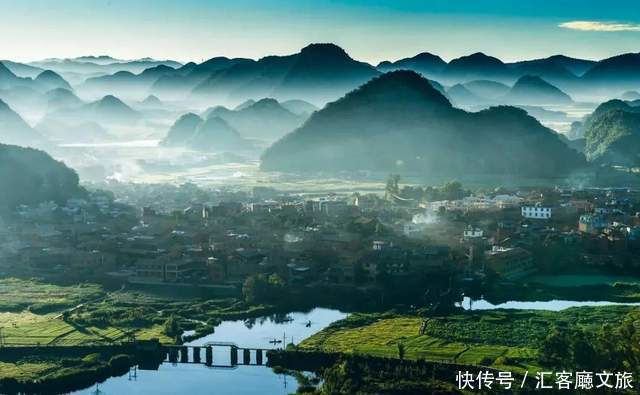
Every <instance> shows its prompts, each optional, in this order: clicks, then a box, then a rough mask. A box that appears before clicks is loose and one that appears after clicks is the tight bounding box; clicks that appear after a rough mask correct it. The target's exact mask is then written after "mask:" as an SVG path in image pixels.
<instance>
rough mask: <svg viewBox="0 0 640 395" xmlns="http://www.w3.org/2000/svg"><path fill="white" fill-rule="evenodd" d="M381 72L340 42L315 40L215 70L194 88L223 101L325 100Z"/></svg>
mask: <svg viewBox="0 0 640 395" xmlns="http://www.w3.org/2000/svg"><path fill="white" fill-rule="evenodd" d="M378 74H379V72H378V71H377V70H376V69H375V68H373V67H372V66H371V65H369V64H366V63H362V62H358V61H355V60H354V59H352V58H351V57H349V55H347V53H346V52H345V51H344V50H343V49H342V48H340V47H338V46H336V45H333V44H311V45H309V46H307V47H305V48H303V49H302V50H301V51H300V52H299V53H297V54H293V55H287V56H267V57H264V58H262V59H260V60H258V61H257V62H249V63H240V64H237V65H234V66H232V67H229V68H227V69H224V70H221V71H219V72H217V73H214V74H213V75H212V76H211V77H210V78H208V79H207V80H206V81H204V82H202V83H201V84H199V85H198V86H196V87H195V88H194V89H193V95H194V96H195V97H197V98H202V99H217V100H222V101H224V100H234V101H244V100H247V99H255V98H258V97H273V98H276V99H278V100H289V99H303V100H306V101H310V102H312V103H324V102H326V101H328V100H331V99H335V98H336V97H339V96H340V95H343V94H344V93H345V92H348V91H349V90H351V89H353V88H355V87H357V86H358V85H360V84H362V83H364V82H366V81H367V80H369V79H370V78H372V77H374V76H376V75H378Z"/></svg>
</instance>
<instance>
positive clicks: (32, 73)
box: [0, 60, 44, 78]
mask: <svg viewBox="0 0 640 395" xmlns="http://www.w3.org/2000/svg"><path fill="white" fill-rule="evenodd" d="M0 63H2V64H3V65H4V66H5V67H6V68H8V69H9V70H10V71H11V72H12V73H13V74H15V75H17V76H19V77H27V78H36V77H37V76H38V74H40V73H42V72H43V71H44V70H43V69H41V68H40V67H34V66H30V65H28V64H24V63H18V62H12V61H10V60H0Z"/></svg>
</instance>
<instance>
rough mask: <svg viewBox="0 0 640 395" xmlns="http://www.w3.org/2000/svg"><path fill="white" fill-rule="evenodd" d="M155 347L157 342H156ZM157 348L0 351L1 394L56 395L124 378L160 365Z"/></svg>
mask: <svg viewBox="0 0 640 395" xmlns="http://www.w3.org/2000/svg"><path fill="white" fill-rule="evenodd" d="M156 344H157V343H156ZM158 350H159V348H158V347H157V346H155V347H151V348H147V349H143V348H142V347H140V346H139V345H138V344H134V343H132V344H127V345H114V346H50V347H29V346H25V347H2V348H0V360H1V361H2V362H0V393H2V394H18V393H19V394H59V393H67V392H70V391H75V390H78V389H82V388H88V387H90V386H91V385H93V384H94V383H96V382H102V381H104V380H106V379H108V378H109V377H116V376H120V375H123V374H125V373H127V372H128V371H129V369H130V368H131V367H132V366H135V365H155V366H157V365H158V364H159V363H161V361H162V359H163V355H162V353H161V352H159V351H158Z"/></svg>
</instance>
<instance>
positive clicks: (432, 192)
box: [385, 174, 471, 202]
mask: <svg viewBox="0 0 640 395" xmlns="http://www.w3.org/2000/svg"><path fill="white" fill-rule="evenodd" d="M385 192H386V194H387V196H399V197H401V198H404V199H413V200H416V201H425V202H436V201H440V200H459V199H462V198H463V197H465V196H469V195H470V194H471V192H469V191H466V190H465V189H464V188H463V187H462V184H461V183H460V182H459V181H450V182H447V183H446V184H444V185H442V186H435V187H434V186H427V187H420V186H410V185H405V186H403V187H400V176H399V175H398V174H391V175H390V176H389V177H388V178H387V185H386V188H385Z"/></svg>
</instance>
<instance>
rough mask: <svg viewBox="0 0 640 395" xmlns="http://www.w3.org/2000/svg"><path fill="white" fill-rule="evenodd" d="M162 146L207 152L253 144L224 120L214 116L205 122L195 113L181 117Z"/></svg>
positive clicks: (235, 149) (247, 146) (229, 149)
mask: <svg viewBox="0 0 640 395" xmlns="http://www.w3.org/2000/svg"><path fill="white" fill-rule="evenodd" d="M161 145H163V146H165V147H181V148H189V149H192V150H195V151H206V152H223V151H237V150H247V149H251V148H252V144H251V143H250V142H249V141H247V140H246V139H244V138H243V137H242V136H240V133H238V131H237V130H235V129H234V128H233V127H231V126H230V125H229V124H228V123H227V122H226V121H225V120H224V119H222V118H220V117H218V116H215V115H213V116H210V117H209V118H207V119H206V120H205V119H202V118H200V117H199V116H197V115H196V114H193V113H189V114H185V115H183V116H181V117H180V118H179V119H178V120H177V121H176V122H175V124H174V125H173V126H172V127H171V129H169V132H168V133H167V136H166V137H165V138H164V139H163V140H162V142H161Z"/></svg>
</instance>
